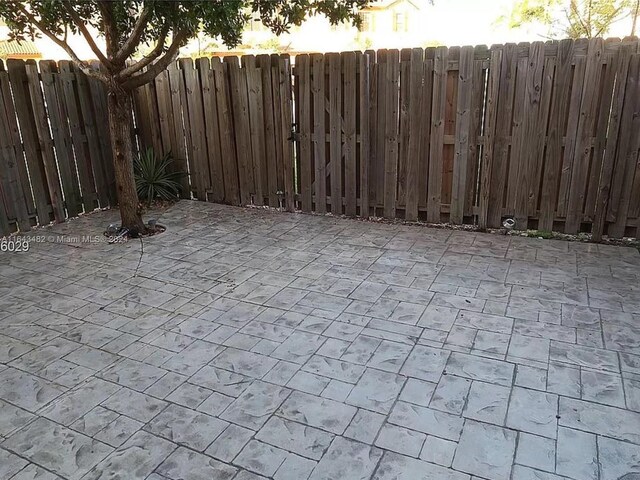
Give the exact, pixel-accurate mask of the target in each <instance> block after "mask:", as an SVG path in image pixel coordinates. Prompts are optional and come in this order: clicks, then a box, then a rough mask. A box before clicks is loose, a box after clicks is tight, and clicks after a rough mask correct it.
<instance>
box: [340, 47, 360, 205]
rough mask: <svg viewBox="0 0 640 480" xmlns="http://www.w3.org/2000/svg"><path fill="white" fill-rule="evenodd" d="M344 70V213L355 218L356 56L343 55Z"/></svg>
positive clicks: (353, 54)
mask: <svg viewBox="0 0 640 480" xmlns="http://www.w3.org/2000/svg"><path fill="white" fill-rule="evenodd" d="M341 57H342V68H343V90H342V92H343V97H344V115H343V122H342V124H343V125H344V198H345V210H344V213H345V214H346V215H348V216H351V217H354V216H355V215H356V208H357V198H356V193H357V168H356V167H357V165H356V141H357V138H356V130H357V127H356V91H357V89H356V87H357V85H356V82H357V80H356V61H357V58H356V54H355V52H345V53H342V54H341Z"/></svg>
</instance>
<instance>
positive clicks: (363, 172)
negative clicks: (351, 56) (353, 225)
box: [358, 51, 372, 218]
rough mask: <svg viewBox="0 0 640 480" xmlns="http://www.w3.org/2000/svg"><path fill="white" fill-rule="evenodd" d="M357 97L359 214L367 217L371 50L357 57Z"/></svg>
mask: <svg viewBox="0 0 640 480" xmlns="http://www.w3.org/2000/svg"><path fill="white" fill-rule="evenodd" d="M358 58H359V66H358V68H359V76H358V93H359V95H358V98H359V99H360V111H359V122H358V126H359V133H358V134H359V136H360V143H359V147H360V148H359V151H358V154H359V157H358V159H359V162H360V171H359V175H360V190H359V191H360V196H359V198H360V216H361V217H363V218H368V217H369V160H370V155H371V146H370V141H371V136H370V128H371V127H370V123H371V122H370V115H371V109H370V100H371V97H370V95H371V60H372V52H370V51H367V52H365V54H364V55H360V56H359V57H358Z"/></svg>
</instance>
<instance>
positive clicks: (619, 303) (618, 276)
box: [0, 201, 640, 480]
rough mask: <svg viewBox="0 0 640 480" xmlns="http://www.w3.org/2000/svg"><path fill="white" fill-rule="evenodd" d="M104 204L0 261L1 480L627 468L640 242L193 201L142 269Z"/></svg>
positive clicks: (169, 218) (636, 443)
mask: <svg viewBox="0 0 640 480" xmlns="http://www.w3.org/2000/svg"><path fill="white" fill-rule="evenodd" d="M115 218H117V215H116V213H115V212H103V213H99V214H93V215H89V216H86V217H84V218H82V219H79V220H75V221H72V222H69V223H67V224H64V225H57V226H55V227H54V228H52V229H48V230H44V231H42V230H41V231H38V232H37V233H36V234H34V235H39V236H40V237H43V238H39V239H38V240H40V242H39V243H32V244H31V249H30V251H29V252H28V253H26V254H8V253H2V254H0V261H1V264H0V325H1V329H0V442H1V443H0V478H1V479H27V478H28V479H34V478H39V479H54V478H60V477H62V478H66V479H80V478H83V479H115V478H119V479H145V478H146V479H151V480H160V479H165V478H168V479H174V480H177V479H203V480H205V479H207V480H209V479H219V480H227V479H235V480H248V479H260V478H265V477H266V478H273V479H277V480H285V479H291V480H304V479H307V478H310V479H312V480H329V479H333V480H358V479H369V478H373V479H378V480H391V479H402V480H421V479H424V480H426V479H434V480H440V479H445V480H464V479H470V478H485V479H491V480H494V479H495V480H507V479H514V480H533V479H543V480H554V479H563V478H570V479H575V480H590V479H600V480H617V479H619V478H624V479H625V480H629V479H637V478H640V255H639V253H638V251H637V250H634V249H630V248H619V247H612V246H600V245H587V244H580V243H566V242H560V241H549V240H538V239H529V238H520V237H518V238H516V237H505V236H495V235H487V234H477V233H470V232H462V231H450V230H439V229H428V228H423V227H412V226H401V225H385V224H375V223H368V222H360V221H354V220H345V219H335V218H331V217H319V216H307V215H299V214H286V213H278V212H269V211H264V210H257V209H256V210H246V209H239V208H233V207H225V206H219V205H212V204H206V203H195V202H185V201H183V202H180V203H179V204H177V205H176V206H174V207H172V208H171V209H170V210H169V211H167V212H165V213H164V214H163V215H162V217H161V219H160V222H161V223H164V224H166V225H167V226H168V231H167V232H166V233H164V234H162V235H160V236H156V237H153V238H149V239H146V240H145V241H144V256H143V257H142V262H141V264H140V267H139V269H138V274H137V276H134V273H135V271H136V266H137V264H138V261H139V258H140V243H139V242H138V241H131V242H129V243H127V244H125V245H108V244H106V243H104V242H99V243H90V242H79V243H77V242H75V241H74V240H75V238H74V237H73V236H76V237H77V236H81V235H96V234H99V233H100V231H101V230H102V229H103V228H104V226H105V225H106V224H107V223H109V221H112V220H113V219H115ZM56 234H60V235H68V236H69V237H68V238H66V239H65V241H66V243H64V244H61V243H59V241H60V239H56V238H46V237H52V236H55V235H56ZM35 240H36V239H35V238H34V241H35ZM632 472H635V474H634V473H632ZM629 474H631V475H629Z"/></svg>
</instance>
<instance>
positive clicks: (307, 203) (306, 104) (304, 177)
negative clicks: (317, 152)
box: [296, 55, 314, 212]
mask: <svg viewBox="0 0 640 480" xmlns="http://www.w3.org/2000/svg"><path fill="white" fill-rule="evenodd" d="M296 84H297V86H298V89H297V92H298V97H297V99H296V103H297V104H298V112H299V115H298V118H297V123H298V127H299V129H300V133H299V134H300V200H301V201H300V204H301V207H302V211H303V212H311V211H312V205H313V188H312V184H313V171H314V168H313V166H314V165H313V161H312V150H311V143H312V142H311V116H312V111H311V59H310V57H309V55H298V56H297V57H296Z"/></svg>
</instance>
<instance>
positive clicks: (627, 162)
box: [0, 38, 640, 239]
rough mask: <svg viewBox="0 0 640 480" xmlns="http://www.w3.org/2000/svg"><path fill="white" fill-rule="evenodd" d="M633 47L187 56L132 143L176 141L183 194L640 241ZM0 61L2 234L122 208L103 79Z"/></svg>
mask: <svg viewBox="0 0 640 480" xmlns="http://www.w3.org/2000/svg"><path fill="white" fill-rule="evenodd" d="M638 48H639V47H638V41H637V39H635V38H634V39H625V40H622V41H620V40H618V39H609V40H602V39H595V40H591V41H587V40H577V41H571V40H565V41H561V42H553V43H552V42H547V43H543V42H537V43H532V44H529V43H523V44H518V45H515V44H507V45H497V46H493V47H491V48H487V47H485V46H478V47H451V48H446V47H437V48H427V49H405V50H400V51H399V50H379V51H377V52H373V51H367V52H364V53H363V52H343V53H339V54H338V53H335V54H326V55H322V54H312V55H297V56H296V57H295V58H290V57H289V56H287V55H258V56H255V57H254V56H252V55H248V56H243V57H241V58H240V59H239V58H237V57H227V58H225V59H224V60H223V61H222V60H221V59H220V58H211V59H209V58H200V59H197V60H196V61H195V62H193V61H192V60H190V59H182V60H180V61H178V62H177V63H176V64H175V65H172V66H171V67H170V68H169V69H167V70H166V71H165V72H163V73H162V74H161V75H160V76H159V77H158V78H157V79H156V81H155V82H154V83H152V84H149V85H146V86H144V87H142V88H140V89H138V90H137V91H136V92H135V96H134V100H135V102H134V108H135V124H136V132H137V144H138V145H139V146H140V147H141V148H145V147H153V148H154V149H155V150H156V151H157V152H159V153H167V152H171V153H172V155H173V157H174V159H175V168H176V169H177V170H181V171H185V172H188V173H189V176H188V177H187V176H185V179H184V189H183V195H184V196H185V197H186V198H192V197H194V198H197V199H199V200H206V201H213V202H224V203H229V204H234V205H247V204H255V205H269V206H272V207H284V208H286V209H287V210H290V211H292V210H295V209H300V210H302V211H306V212H318V213H326V212H331V213H333V214H344V215H348V216H353V215H360V216H363V217H368V216H371V215H376V216H384V217H387V218H404V219H407V220H417V219H420V220H426V221H429V222H435V223H439V222H451V223H454V224H477V225H479V226H481V227H498V226H500V225H501V223H502V220H503V219H504V218H505V217H514V218H515V220H516V222H517V227H518V228H533V229H539V230H545V231H548V230H552V229H553V230H556V231H564V232H566V233H577V232H579V231H588V232H593V234H594V237H595V238H596V239H598V238H600V237H601V235H602V234H608V235H609V236H611V237H621V236H623V235H626V236H636V237H638V236H640V158H639V152H640V52H639V50H638ZM292 64H293V65H292ZM0 70H2V71H0V86H2V98H0V100H2V102H3V103H2V104H1V105H0V113H3V114H4V116H3V117H2V119H0V122H7V124H6V126H7V128H6V129H5V125H4V124H2V123H0V130H2V131H6V132H8V133H6V134H3V133H2V132H0V144H1V145H0V146H2V152H3V157H2V158H1V161H2V162H3V167H2V169H0V172H1V174H2V176H1V177H0V188H2V193H3V196H2V197H3V204H2V205H3V207H2V208H0V231H4V232H6V231H11V230H12V229H15V228H16V226H18V225H20V227H21V228H22V225H23V224H24V225H30V224H33V223H34V222H35V219H36V215H37V218H38V219H40V217H41V214H40V212H41V211H42V212H44V214H43V215H42V218H43V219H44V220H46V221H49V220H51V219H56V220H60V219H62V218H64V216H65V215H69V216H71V215H74V214H76V213H78V212H79V211H82V210H83V209H84V210H85V211H86V210H88V209H91V208H94V207H95V206H98V205H99V206H105V205H108V204H111V203H112V202H113V182H112V180H111V179H112V178H113V173H112V171H111V163H110V161H108V159H109V158H110V152H109V145H108V141H107V136H106V131H105V130H104V127H103V125H106V120H105V118H106V112H105V101H104V100H105V98H104V91H103V90H102V89H101V87H100V85H98V84H95V83H94V82H93V81H90V80H88V79H87V78H86V77H84V75H82V74H81V73H79V72H77V71H75V70H74V69H73V67H72V66H71V65H70V64H69V63H68V62H60V64H59V65H58V66H57V67H56V65H55V64H54V63H52V62H40V76H39V77H38V70H37V68H36V66H35V64H32V63H26V64H25V63H23V62H10V63H9V64H8V68H7V70H8V72H5V71H4V70H3V69H1V68H0ZM11 92H13V95H12V94H11ZM47 116H48V118H49V122H47V121H46V119H47ZM99 127H102V128H99ZM5 165H8V166H10V168H8V169H7V168H5ZM74 181H75V182H74ZM60 186H61V187H62V188H60ZM22 200H23V201H22ZM62 200H64V201H62Z"/></svg>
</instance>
